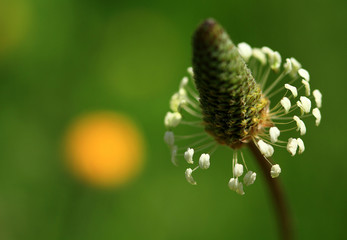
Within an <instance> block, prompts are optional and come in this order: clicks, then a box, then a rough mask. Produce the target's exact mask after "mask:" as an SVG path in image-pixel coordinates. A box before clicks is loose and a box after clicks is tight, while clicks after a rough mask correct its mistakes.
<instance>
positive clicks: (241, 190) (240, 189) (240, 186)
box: [236, 182, 245, 195]
mask: <svg viewBox="0 0 347 240" xmlns="http://www.w3.org/2000/svg"><path fill="white" fill-rule="evenodd" d="M236 193H238V194H240V195H244V194H245V192H244V191H243V184H242V182H239V184H238V185H237V189H236Z"/></svg>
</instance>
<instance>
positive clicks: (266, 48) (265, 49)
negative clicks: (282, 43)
mask: <svg viewBox="0 0 347 240" xmlns="http://www.w3.org/2000/svg"><path fill="white" fill-rule="evenodd" d="M261 50H262V51H263V53H265V54H266V55H267V56H268V58H269V59H271V58H272V57H273V54H274V51H273V50H272V49H271V48H269V47H262V48H261Z"/></svg>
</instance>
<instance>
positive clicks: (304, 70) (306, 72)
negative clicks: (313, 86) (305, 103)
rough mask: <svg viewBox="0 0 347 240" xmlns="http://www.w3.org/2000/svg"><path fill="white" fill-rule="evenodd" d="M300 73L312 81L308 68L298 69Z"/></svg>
mask: <svg viewBox="0 0 347 240" xmlns="http://www.w3.org/2000/svg"><path fill="white" fill-rule="evenodd" d="M298 73H299V75H300V76H301V77H303V78H304V79H305V80H306V81H310V74H309V73H308V71H307V70H306V69H303V68H300V69H299V71H298Z"/></svg>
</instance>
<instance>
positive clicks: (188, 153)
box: [184, 148, 194, 164]
mask: <svg viewBox="0 0 347 240" xmlns="http://www.w3.org/2000/svg"><path fill="white" fill-rule="evenodd" d="M193 155H194V149H193V148H188V149H187V151H185V153H184V159H185V160H186V161H187V163H189V164H193V163H194V161H193Z"/></svg>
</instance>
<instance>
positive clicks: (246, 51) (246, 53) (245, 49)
mask: <svg viewBox="0 0 347 240" xmlns="http://www.w3.org/2000/svg"><path fill="white" fill-rule="evenodd" d="M237 48H238V49H239V53H240V55H241V57H242V58H243V59H244V60H245V62H248V60H249V58H250V57H251V56H252V48H251V47H250V46H249V45H248V44H247V43H245V42H242V43H239V44H238V45H237Z"/></svg>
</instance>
